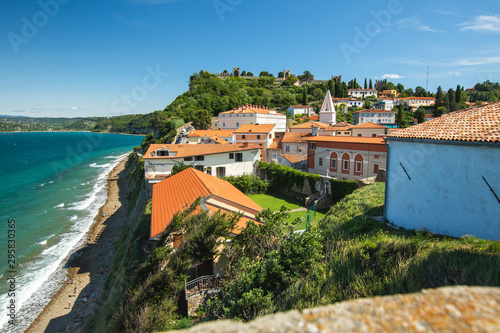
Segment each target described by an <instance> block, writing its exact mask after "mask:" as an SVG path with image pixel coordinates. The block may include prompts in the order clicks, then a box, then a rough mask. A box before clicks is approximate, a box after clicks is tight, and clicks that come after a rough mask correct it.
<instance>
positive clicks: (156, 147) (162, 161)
mask: <svg viewBox="0 0 500 333" xmlns="http://www.w3.org/2000/svg"><path fill="white" fill-rule="evenodd" d="M260 150H261V147H260V146H259V145H255V144H229V143H228V144H198V145H190V144H187V145H175V144H152V145H150V147H149V149H148V151H147V152H146V154H145V155H144V157H143V158H144V176H145V179H146V181H147V184H148V188H149V189H150V188H151V187H152V186H153V185H154V184H156V183H158V182H160V181H162V180H163V179H165V178H167V177H169V176H170V173H171V172H172V168H173V166H174V165H176V164H181V163H184V164H187V165H191V166H193V167H194V168H195V169H196V170H199V171H202V172H205V173H207V174H209V175H213V176H216V177H225V176H241V175H243V174H253V173H254V172H255V166H256V163H257V162H258V161H259V160H260V155H261V152H260Z"/></svg>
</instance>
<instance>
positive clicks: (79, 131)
mask: <svg viewBox="0 0 500 333" xmlns="http://www.w3.org/2000/svg"><path fill="white" fill-rule="evenodd" d="M10 133H95V134H120V135H133V136H144V137H145V136H146V135H148V134H149V133H146V134H134V133H120V132H93V131H81V130H78V131H76V130H75V131H71V130H64V131H10V132H1V131H0V134H10Z"/></svg>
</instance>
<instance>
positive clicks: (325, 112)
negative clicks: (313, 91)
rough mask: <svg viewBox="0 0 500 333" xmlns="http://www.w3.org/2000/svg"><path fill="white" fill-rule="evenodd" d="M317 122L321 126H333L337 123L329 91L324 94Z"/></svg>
mask: <svg viewBox="0 0 500 333" xmlns="http://www.w3.org/2000/svg"><path fill="white" fill-rule="evenodd" d="M319 121H320V122H321V123H323V124H327V125H330V126H333V125H335V124H336V123H337V111H336V110H335V106H334V105H333V100H332V95H331V93H330V90H328V91H327V92H326V95H325V99H324V100H323V105H322V106H321V110H320V111H319Z"/></svg>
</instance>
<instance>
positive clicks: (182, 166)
mask: <svg viewBox="0 0 500 333" xmlns="http://www.w3.org/2000/svg"><path fill="white" fill-rule="evenodd" d="M188 168H192V166H191V165H188V164H184V162H181V163H179V164H175V165H174V166H173V167H172V171H171V172H170V175H171V176H173V175H175V174H176V173H179V172H181V171H184V170H186V169H188Z"/></svg>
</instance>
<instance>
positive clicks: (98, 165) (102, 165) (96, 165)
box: [89, 163, 111, 168]
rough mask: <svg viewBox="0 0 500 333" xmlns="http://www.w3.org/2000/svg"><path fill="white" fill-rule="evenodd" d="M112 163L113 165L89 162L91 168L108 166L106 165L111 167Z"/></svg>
mask: <svg viewBox="0 0 500 333" xmlns="http://www.w3.org/2000/svg"><path fill="white" fill-rule="evenodd" d="M110 165H111V163H105V164H97V163H92V164H89V167H91V168H106V167H109V166H110Z"/></svg>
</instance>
